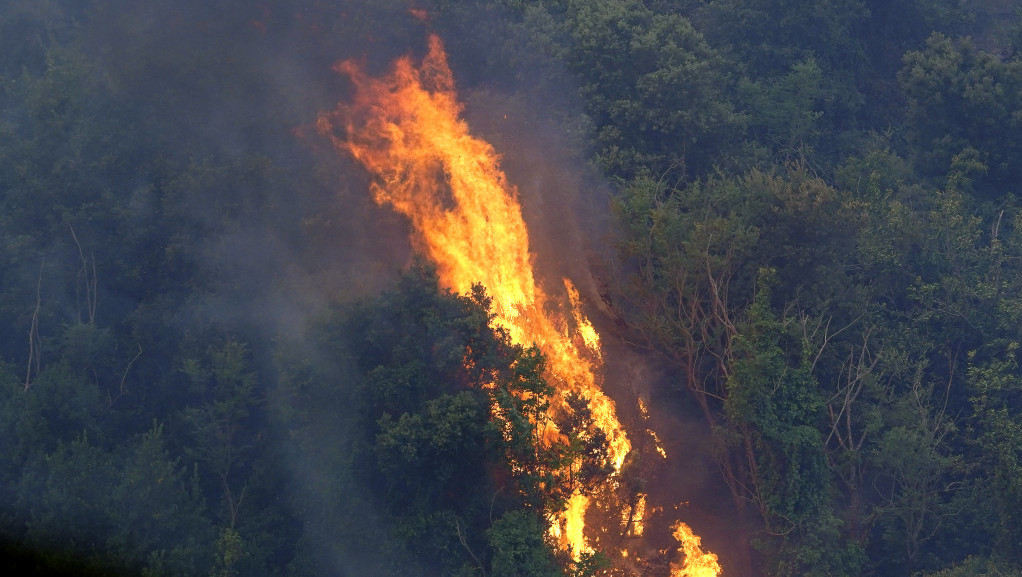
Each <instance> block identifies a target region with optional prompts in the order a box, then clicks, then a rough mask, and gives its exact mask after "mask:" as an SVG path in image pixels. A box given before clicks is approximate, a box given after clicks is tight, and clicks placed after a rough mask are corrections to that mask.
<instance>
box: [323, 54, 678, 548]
mask: <svg viewBox="0 0 1022 577" xmlns="http://www.w3.org/2000/svg"><path fill="white" fill-rule="evenodd" d="M335 69H336V70H337V71H338V72H341V73H343V74H346V75H347V76H349V77H350V78H351V80H352V82H353V84H354V88H355V95H354V99H353V101H352V102H351V103H350V104H344V103H342V104H340V105H338V108H337V109H336V110H335V111H334V112H332V113H323V114H321V115H320V117H319V120H318V122H317V127H318V129H319V131H320V133H321V134H323V135H325V136H327V137H329V138H330V139H331V140H332V141H333V143H334V145H335V146H336V147H337V148H338V149H339V150H342V151H344V152H346V153H348V154H350V155H351V156H353V157H354V158H355V159H356V160H358V161H359V162H360V163H362V164H363V165H364V166H365V168H366V169H367V170H368V171H369V172H370V173H372V174H373V175H374V177H375V181H374V183H373V184H372V193H373V196H374V198H375V200H376V202H377V203H379V204H381V205H389V206H391V207H392V208H393V209H394V210H396V211H398V212H400V213H401V214H404V215H405V216H407V217H408V218H409V220H410V221H411V223H412V226H413V228H414V238H413V242H414V243H415V244H416V246H417V248H418V249H419V250H421V251H422V252H424V253H425V254H426V255H428V256H429V258H430V259H431V260H433V261H434V262H435V263H436V265H437V272H438V274H439V277H440V282H441V283H442V284H444V285H445V286H446V287H448V288H450V289H452V290H454V291H457V292H460V293H467V292H469V291H470V290H471V287H472V285H473V284H475V283H479V284H482V285H483V286H484V287H485V288H486V291H487V293H488V294H489V296H490V297H492V299H493V313H494V315H495V318H494V321H493V322H494V323H495V324H496V325H497V326H499V327H501V328H503V329H504V330H506V331H507V334H508V336H509V337H510V338H511V340H512V342H514V343H517V344H521V345H524V346H531V345H536V346H538V347H539V348H540V350H542V351H543V354H544V355H545V356H546V359H547V371H548V374H547V378H548V380H549V381H550V383H551V384H552V385H553V386H554V387H555V389H556V391H557V392H556V394H555V396H554V398H553V399H552V400H551V401H552V402H551V411H557V410H559V409H560V408H562V407H564V406H565V403H564V399H565V397H566V396H567V395H568V394H569V393H574V394H577V395H579V396H581V397H582V398H583V399H585V400H586V401H587V402H588V403H589V410H590V411H591V413H592V418H593V421H594V422H595V424H596V426H597V427H599V428H600V430H601V431H603V433H604V434H605V435H606V438H607V441H608V444H609V447H610V461H611V463H612V464H613V466H614V472H613V473H612V481H611V482H616V481H614V480H613V478H614V477H616V475H617V474H618V473H619V472H620V468H621V466H622V465H623V463H624V460H625V457H626V455H627V454H628V452H629V451H630V450H631V444H630V442H629V440H628V437H627V435H626V434H625V432H624V430H623V429H622V427H621V424H620V423H619V422H618V419H617V416H616V411H615V406H614V402H613V401H612V400H611V399H610V398H608V397H607V396H606V395H605V394H604V393H603V392H602V390H601V388H600V382H599V380H598V378H597V375H598V374H599V369H600V368H601V362H602V355H601V352H600V340H599V335H598V334H597V332H596V330H595V328H594V327H593V325H592V323H591V322H590V321H589V320H588V319H587V318H586V316H585V314H584V313H583V312H582V303H581V297H580V295H579V293H578V291H577V290H576V288H575V287H574V285H573V284H572V283H571V281H570V280H568V279H564V287H565V294H564V295H562V296H558V297H556V298H553V297H551V296H549V295H547V294H546V293H545V292H544V291H543V290H542V289H541V287H540V286H539V285H538V284H537V282H536V280H535V278H534V275H533V269H532V264H533V257H532V254H531V253H530V251H529V235H528V230H527V228H526V225H525V221H524V219H523V218H522V211H521V207H520V205H519V203H518V191H517V189H516V188H515V187H514V186H513V185H511V184H509V183H508V182H507V178H506V177H505V175H504V173H503V171H502V170H501V168H500V162H499V160H500V159H499V157H498V155H497V153H496V152H495V151H494V150H493V147H492V146H491V145H490V144H489V143H487V142H485V141H483V140H480V139H478V138H475V137H473V136H472V135H471V134H470V133H469V129H468V125H467V124H466V122H465V121H464V120H463V119H462V118H461V113H462V106H461V104H460V103H459V102H458V99H457V95H456V94H455V91H454V81H453V78H452V75H451V71H450V69H449V68H448V66H447V61H446V55H445V54H444V51H443V47H442V45H441V42H440V40H439V39H438V38H436V37H431V38H430V40H429V51H428V53H427V54H426V56H425V57H424V59H423V61H422V63H421V66H419V67H418V68H417V67H416V66H415V65H414V63H413V62H412V59H411V58H409V57H404V58H401V59H399V60H398V61H397V62H396V63H395V65H394V70H393V71H392V72H391V73H390V74H389V75H387V76H384V77H382V78H370V77H369V76H368V75H367V74H366V73H365V72H364V71H363V70H362V69H361V68H360V67H359V66H358V65H357V64H356V63H354V62H352V61H345V62H341V63H340V64H338V65H337V66H336V67H335ZM551 416H552V415H551ZM551 420H552V419H551ZM547 427H548V428H547V429H545V430H544V431H543V436H544V439H545V440H546V441H547V442H549V443H553V442H557V441H558V440H559V439H560V438H561V435H560V434H559V433H558V431H557V430H556V428H555V427H554V426H553V425H550V424H548V425H547ZM589 506H590V499H589V497H588V496H587V495H584V494H581V493H580V492H579V491H578V490H577V489H576V490H575V491H574V492H573V493H572V495H571V497H570V498H569V500H568V504H567V509H566V511H564V512H563V513H562V514H561V516H560V517H559V518H557V519H552V520H551V526H550V530H549V532H550V534H551V535H552V536H554V537H555V538H556V539H557V541H558V543H559V545H560V547H561V548H562V549H565V550H567V549H570V550H571V551H572V553H573V554H574V555H575V556H576V558H577V556H578V555H580V554H581V553H583V552H592V549H591V548H590V547H589V545H588V544H587V541H586V537H585V515H586V511H587V509H588V508H589ZM642 507H645V501H644V498H643V501H642ZM641 516H642V512H641V511H640V512H638V518H639V523H641ZM639 532H640V533H641V529H639ZM697 539H698V538H697ZM686 551H687V549H686Z"/></svg>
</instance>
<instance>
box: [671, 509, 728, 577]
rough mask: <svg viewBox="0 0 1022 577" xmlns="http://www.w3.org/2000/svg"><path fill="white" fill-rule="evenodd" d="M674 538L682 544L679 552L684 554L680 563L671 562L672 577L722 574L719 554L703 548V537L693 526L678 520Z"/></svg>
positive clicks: (704, 576)
mask: <svg viewBox="0 0 1022 577" xmlns="http://www.w3.org/2000/svg"><path fill="white" fill-rule="evenodd" d="M673 530H674V538H675V540H677V541H678V543H679V544H680V545H681V546H680V547H679V548H678V552H679V553H681V554H682V555H683V559H682V560H681V562H679V563H671V577H716V576H717V575H720V563H718V562H717V556H716V555H714V554H713V553H710V552H708V551H703V550H702V539H700V538H699V536H698V535H696V534H695V533H693V532H692V528H691V527H689V526H688V525H686V524H685V523H682V522H681V521H678V523H677V524H675V525H674V528H673Z"/></svg>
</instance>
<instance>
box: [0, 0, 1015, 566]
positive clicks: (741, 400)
mask: <svg viewBox="0 0 1022 577" xmlns="http://www.w3.org/2000/svg"><path fill="white" fill-rule="evenodd" d="M423 14H425V16H423ZM427 33H435V34H437V35H438V36H439V37H441V38H442V39H443V40H444V42H445V44H446V46H447V49H448V52H449V57H450V64H451V67H452V69H453V72H454V76H455V79H456V82H457V84H458V89H459V91H460V93H461V94H463V95H464V96H465V98H466V100H467V102H469V105H468V107H467V110H468V111H467V113H468V114H469V115H472V114H476V115H480V114H481V112H480V107H482V106H483V104H479V103H487V102H488V103H491V104H493V103H501V104H502V105H504V106H506V108H507V109H509V110H521V109H526V110H531V111H532V112H531V113H530V114H531V115H532V116H531V117H530V118H533V119H536V120H535V121H533V122H532V123H531V124H529V125H528V126H525V128H521V130H532V131H535V132H539V133H543V134H553V135H557V136H556V138H555V140H556V142H558V143H559V146H562V147H563V148H564V149H566V150H568V152H567V153H565V154H566V156H569V157H570V158H571V159H572V161H571V162H572V163H575V165H573V166H574V168H572V170H577V171H578V172H579V173H582V174H585V175H586V176H585V178H584V181H585V182H586V183H588V184H587V185H591V189H585V190H581V191H577V193H576V194H578V195H580V196H581V197H582V200H583V201H584V202H583V204H585V205H586V206H588V207H589V209H588V212H587V214H586V215H585V219H584V220H585V223H588V224H584V225H583V226H591V227H592V229H593V230H596V229H599V232H598V233H596V232H594V233H593V234H592V235H591V236H590V239H589V241H588V242H589V245H588V255H587V257H586V258H587V259H589V261H590V262H591V263H593V266H592V268H593V271H594V272H593V275H594V277H596V278H597V281H598V283H599V286H600V290H599V291H598V294H589V295H586V296H587V298H588V299H590V301H592V302H596V301H599V303H600V310H601V311H602V312H601V313H600V315H602V317H603V319H604V320H603V322H604V324H605V325H607V326H611V327H614V328H613V331H612V333H613V337H612V338H616V339H619V340H620V341H621V342H624V343H628V345H627V346H629V347H631V348H632V349H633V350H634V351H635V354H637V355H640V356H643V355H644V356H645V357H647V358H648V359H649V362H650V363H651V364H652V363H655V364H657V366H659V367H663V370H662V373H663V375H665V376H664V377H663V378H662V379H661V380H662V381H663V382H658V383H657V384H656V386H657V387H658V391H659V392H658V394H659V395H660V396H661V397H662V398H663V399H664V404H665V406H668V407H672V406H676V407H679V409H678V410H679V411H683V412H684V413H685V414H686V415H689V418H690V419H691V420H693V421H694V422H695V423H696V426H695V428H696V429H698V430H700V431H701V434H700V436H701V439H700V442H701V443H704V444H705V445H706V446H708V447H710V449H708V451H709V452H710V453H711V454H712V459H713V461H714V463H715V470H714V471H715V479H714V483H715V484H716V485H718V486H719V487H721V494H724V495H727V499H729V500H730V504H729V506H728V511H733V512H732V513H730V514H731V515H733V516H734V517H735V518H734V520H733V524H734V525H735V526H736V527H740V529H736V531H735V536H736V539H738V541H739V542H738V543H737V544H736V545H735V547H736V548H740V549H742V550H743V551H744V553H743V554H742V557H743V558H744V559H745V561H744V564H738V563H737V562H735V563H733V564H732V565H731V567H732V569H731V570H730V571H729V568H728V565H727V563H726V562H727V561H728V558H726V557H725V558H723V561H724V562H725V563H724V571H723V575H725V576H727V577H739V576H744V575H749V576H750V577H754V576H756V575H762V576H769V577H796V576H821V577H822V576H830V577H838V576H849V577H851V576H891V575H913V576H919V577H924V576H925V577H957V576H968V575H1022V368H1020V366H1019V363H1020V354H1022V350H1020V343H1022V199H1019V198H1018V196H1017V195H1018V194H1020V193H1022V190H1019V186H1020V183H1022V5H1020V4H1019V3H1018V2H1013V1H1008V0H1005V1H995V0H989V1H978V0H977V1H966V0H933V1H922V0H819V1H816V2H801V1H794V0H645V1H641V0H489V1H487V0H458V1H451V0H421V1H417V2H410V1H405V0H376V1H370V0H333V1H331V0H292V1H287V2H285V1H283V0H262V1H259V0H252V1H244V0H220V1H214V2H190V1H189V0H184V1H180V0H179V1H174V2H171V1H169V0H154V1H147V2H131V1H129V0H0V267H2V268H0V495H2V496H3V498H2V499H0V567H3V568H4V569H5V573H6V574H12V573H10V571H17V572H18V574H36V575H65V574H68V575H69V574H74V575H86V576H89V575H97V576H98V575H145V576H150V577H155V576H163V575H167V576H170V575H209V576H216V577H227V576H235V575H237V576H253V577H257V576H263V575H265V576H295V577H298V576H306V575H352V576H386V575H394V576H406V575H445V576H446V575H450V576H464V577H468V576H480V577H483V576H491V577H512V576H523V577H524V576H554V575H569V576H578V577H581V576H588V575H604V574H610V575H617V574H622V575H623V574H624V573H620V572H616V571H618V570H617V569H615V568H613V567H611V566H610V564H609V562H608V559H607V556H606V555H605V554H604V553H603V552H597V553H596V554H595V555H592V556H583V557H582V558H581V559H580V560H578V561H574V560H572V559H571V558H570V557H568V556H566V555H564V554H563V553H559V552H557V551H555V550H554V549H553V548H552V547H551V544H550V543H549V541H548V539H547V538H546V537H545V535H546V533H545V527H544V519H545V518H546V517H545V516H546V515H547V514H549V512H550V511H552V510H556V509H557V508H559V507H562V506H563V505H564V495H563V494H562V493H560V492H559V490H558V487H563V486H564V484H563V483H560V482H556V483H555V482H553V481H552V479H555V477H556V475H557V474H558V473H557V472H558V471H559V470H560V469H559V467H560V465H561V464H563V463H564V462H566V461H570V460H572V459H582V461H583V462H587V463H591V464H592V467H590V468H589V469H588V470H586V471H583V472H582V473H580V474H578V475H577V476H575V477H573V478H572V479H571V480H570V481H568V482H569V483H582V484H584V483H586V482H587V479H588V478H590V477H598V476H599V475H601V474H605V473H604V472H603V471H602V470H601V468H600V462H601V461H600V459H601V454H603V453H601V451H605V448H603V447H601V446H600V444H601V442H604V440H603V439H601V438H600V437H599V435H594V434H592V427H591V426H590V424H589V423H588V422H587V408H586V407H585V406H584V403H576V404H575V405H573V407H574V408H575V409H577V410H576V412H575V413H574V414H571V415H566V416H565V417H564V419H565V422H564V423H563V427H562V428H564V430H567V431H570V434H571V439H572V442H571V443H570V444H569V445H568V446H566V447H564V448H562V449H558V450H544V449H542V448H540V445H539V443H538V442H537V439H536V436H537V429H536V427H535V422H536V421H537V419H540V418H541V417H539V415H541V413H542V412H543V411H544V410H545V402H546V399H547V398H548V396H549V395H550V394H551V390H550V387H549V384H548V383H547V382H546V381H545V380H544V378H543V366H544V359H543V356H542V355H541V354H540V353H539V352H538V350H536V349H535V348H523V347H521V346H516V345H513V344H511V343H510V342H509V341H508V339H507V336H506V335H505V334H504V333H502V332H501V331H499V330H495V329H493V328H491V326H490V324H489V319H490V312H489V307H490V301H489V298H488V297H487V295H486V293H485V290H483V289H482V288H481V287H480V288H479V289H477V290H476V291H474V292H473V293H471V294H454V293H451V292H450V291H446V290H442V289H440V288H438V284H437V277H436V272H435V271H434V270H433V269H432V268H431V265H430V264H429V263H428V262H426V261H425V260H424V259H422V258H419V257H417V256H416V255H414V254H413V252H412V250H411V248H410V247H409V245H408V242H407V226H406V224H405V223H404V222H403V221H402V220H401V218H400V217H398V216H396V215H393V214H389V213H388V211H386V210H385V209H381V208H379V207H376V206H375V205H374V204H373V202H372V199H371V198H370V196H369V194H368V182H369V177H368V176H367V175H366V174H365V173H364V172H363V171H362V170H361V169H360V168H359V167H358V166H356V165H355V164H354V163H353V162H352V161H351V160H350V159H345V158H343V157H341V156H340V155H338V154H337V153H336V151H334V150H333V149H332V148H331V147H330V146H329V144H328V143H325V142H323V141H322V140H323V139H322V138H321V137H319V136H317V134H316V131H315V129H314V128H311V127H312V126H313V125H314V123H315V121H316V117H317V114H318V113H320V112H321V111H323V110H330V109H332V108H333V107H334V106H336V103H337V102H338V101H340V100H343V99H344V98H346V97H347V96H348V95H349V94H350V86H348V85H347V84H346V82H345V79H344V77H343V76H341V75H338V74H336V73H334V72H332V71H331V66H333V65H334V63H335V62H337V61H339V60H343V59H347V58H356V59H360V61H361V62H363V63H364V65H365V66H366V67H367V68H368V69H369V70H371V71H377V72H379V71H385V70H386V69H387V67H389V66H390V63H391V62H392V61H393V60H394V59H395V58H397V57H399V56H401V55H403V54H408V53H413V54H414V53H421V52H422V51H423V50H424V45H425V41H424V39H425V37H426V34H427ZM497 126H498V128H496V129H491V131H493V132H499V130H500V129H499V126H500V125H499V124H498V125H497ZM500 152H501V154H502V155H503V156H504V157H505V158H506V159H507V161H508V162H509V163H513V162H514V159H515V155H516V153H515V150H514V149H513V148H509V149H507V150H501V151H500ZM549 194H550V195H555V193H554V192H550V193H549ZM551 202H552V201H551ZM594 207H595V208H594ZM484 383H486V384H487V386H485V387H484V386H482V385H483V384H484ZM495 407H499V410H498V409H495ZM739 567H741V569H739ZM666 574H667V572H666V567H656V566H651V567H648V568H646V570H645V573H644V575H649V576H654V575H655V576H660V575H664V576H666Z"/></svg>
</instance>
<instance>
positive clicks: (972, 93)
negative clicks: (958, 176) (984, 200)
mask: <svg viewBox="0 0 1022 577" xmlns="http://www.w3.org/2000/svg"><path fill="white" fill-rule="evenodd" d="M898 79H899V81H900V83H901V86H902V89H903V90H904V92H905V95H906V96H907V98H908V111H907V115H906V121H907V125H908V132H907V135H908V137H909V138H911V142H912V144H913V145H914V149H915V151H916V153H917V155H918V156H917V162H918V165H919V168H920V171H921V172H923V173H924V174H929V175H940V174H944V173H945V172H947V171H949V169H950V168H951V167H952V165H953V159H954V158H955V157H956V156H957V155H960V154H962V153H963V152H966V151H969V150H972V151H974V154H975V156H976V159H977V161H978V162H980V163H982V165H983V166H984V171H985V172H986V171H988V174H987V175H986V177H985V178H983V179H982V180H981V181H980V183H979V184H980V185H981V186H980V192H981V193H982V194H983V195H984V196H987V197H996V196H1000V195H1001V194H1004V193H1005V192H1009V190H1006V187H1009V186H1011V185H1012V183H1014V182H1017V181H1018V179H1019V176H1020V174H1022V173H1020V172H1019V168H1018V163H1017V162H1016V161H1015V159H1017V158H1018V156H1019V152H1020V150H1019V143H1018V139H1017V138H1015V135H1016V133H1017V132H1018V130H1019V127H1020V123H1022V62H1020V61H1019V60H1018V59H1013V60H1009V61H1004V60H1002V59H1000V58H998V57H996V56H995V55H993V54H990V53H987V52H983V51H982V50H979V49H978V48H976V47H975V46H974V45H973V43H972V42H971V41H970V40H969V39H968V38H966V39H959V40H954V39H951V38H949V37H947V36H944V35H942V34H934V35H932V36H931V37H930V38H929V39H928V40H927V41H926V48H925V49H924V50H919V51H913V52H909V53H907V54H906V55H905V65H904V67H903V68H902V70H901V72H900V73H899V75H898Z"/></svg>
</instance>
